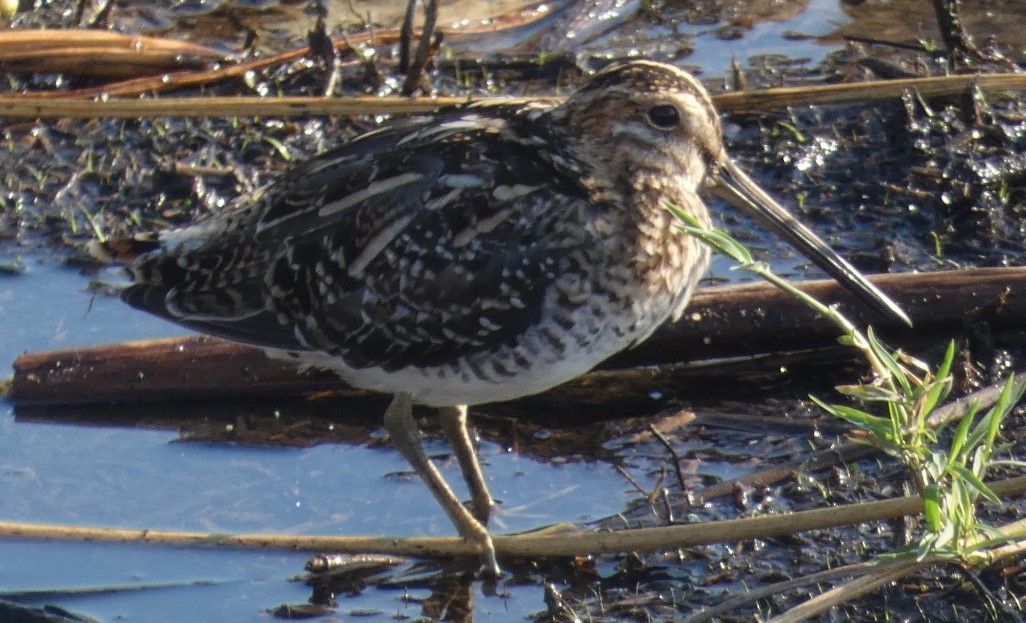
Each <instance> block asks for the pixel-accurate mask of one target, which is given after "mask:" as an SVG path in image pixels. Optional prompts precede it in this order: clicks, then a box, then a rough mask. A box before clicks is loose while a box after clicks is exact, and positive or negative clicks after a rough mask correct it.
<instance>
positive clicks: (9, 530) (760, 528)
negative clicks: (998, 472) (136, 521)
mask: <svg viewBox="0 0 1026 623" xmlns="http://www.w3.org/2000/svg"><path fill="white" fill-rule="evenodd" d="M989 486H990V488H991V490H992V491H994V493H995V494H997V495H999V496H1002V497H1011V496H1015V495H1020V494H1021V493H1023V492H1024V491H1026V476H1020V477H1016V478H1009V479H1006V480H1000V481H997V482H993V483H990V484H989ZM922 505H923V502H922V499H921V498H919V497H918V496H915V497H903V498H896V499H892V500H883V501H876V502H865V503H861V504H850V505H845V506H837V507H830V508H822V509H815V510H809V511H801V512H797V513H788V514H782V515H763V516H759V517H750V518H744V519H731V520H725V521H716V522H702V523H696V524H688V525H680V526H665V527H660V528H640V529H633V530H620V531H609V532H606V531H601V532H577V533H564V532H560V533H558V534H552V533H546V532H544V531H542V532H531V533H525V534H517V535H496V536H494V538H493V541H494V544H495V549H496V552H497V553H498V554H500V555H503V556H519V557H531V558H536V557H546V556H576V555H582V554H587V553H595V554H597V553H606V552H623V551H636V552H648V551H661V550H668V549H676V548H680V547H688V546H694V545H705V544H709V543H719V542H733V541H739V540H745V539H752V538H764V537H771V536H781V535H786V534H793V533H796V532H804V531H807V530H816V529H823V528H831V527H836V526H843V525H850V524H856V523H863V522H867V521H875V520H881V519H891V518H894V517H900V516H902V515H906V514H910V513H916V512H920V511H921V510H922ZM0 537H4V538H18V539H38V540H55V541H56V540H61V541H90V542H115V543H145V544H159V545H176V546H185V547H202V546H206V547H233V548H238V549H283V550H290V551H295V550H303V551H315V552H350V553H378V554H392V555H400V556H420V557H430V558H438V557H442V558H449V557H464V556H476V552H475V550H474V547H473V546H472V545H471V544H469V543H467V542H465V541H464V540H463V539H461V538H441V537H418V538H394V537H324V536H288V535H278V534H207V533H197V532H181V531H167V530H132V529H119V528H95V527H81V526H59V525H44V524H30V523H16V522H0Z"/></svg>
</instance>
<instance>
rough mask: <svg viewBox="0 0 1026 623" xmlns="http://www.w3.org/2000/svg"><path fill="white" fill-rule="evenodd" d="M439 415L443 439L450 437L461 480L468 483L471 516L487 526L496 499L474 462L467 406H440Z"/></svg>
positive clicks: (479, 467)
mask: <svg viewBox="0 0 1026 623" xmlns="http://www.w3.org/2000/svg"><path fill="white" fill-rule="evenodd" d="M438 416H439V421H440V422H441V424H442V430H443V431H445V436H446V437H448V438H449V443H450V444H451V445H452V449H453V452H455V453H456V460H457V461H459V463H460V469H461V470H462V471H463V479H464V480H466V481H467V487H468V488H469V489H470V498H471V500H473V513H474V517H476V518H477V520H478V521H480V522H481V524H482V525H485V526H487V525H488V518H489V517H490V516H491V514H492V506H494V505H495V500H493V499H492V494H491V493H489V492H488V485H487V484H486V483H485V478H484V473H482V472H481V463H480V462H478V460H477V452H475V451H474V444H473V442H472V441H471V439H470V433H469V432H468V431H467V406H466V405H458V406H455V407H439V409H438Z"/></svg>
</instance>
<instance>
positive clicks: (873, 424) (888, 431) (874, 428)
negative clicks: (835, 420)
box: [809, 396, 893, 441]
mask: <svg viewBox="0 0 1026 623" xmlns="http://www.w3.org/2000/svg"><path fill="white" fill-rule="evenodd" d="M809 398H811V399H812V401H813V402H815V403H816V404H817V405H819V406H820V407H821V408H822V409H823V410H825V411H826V412H827V413H830V414H831V415H834V416H837V417H839V418H841V419H842V420H845V421H847V422H851V423H852V424H854V425H855V426H858V427H859V428H861V429H863V430H866V431H869V432H870V433H872V434H873V435H874V436H875V437H878V438H879V439H880V440H881V441H890V440H891V438H892V435H893V428H892V426H891V421H890V420H888V419H887V418H882V417H879V416H876V415H872V414H870V413H866V412H865V411H860V410H859V409H855V408H854V407H847V406H845V405H828V404H826V403H825V402H823V401H822V400H820V399H819V398H816V397H815V396H809Z"/></svg>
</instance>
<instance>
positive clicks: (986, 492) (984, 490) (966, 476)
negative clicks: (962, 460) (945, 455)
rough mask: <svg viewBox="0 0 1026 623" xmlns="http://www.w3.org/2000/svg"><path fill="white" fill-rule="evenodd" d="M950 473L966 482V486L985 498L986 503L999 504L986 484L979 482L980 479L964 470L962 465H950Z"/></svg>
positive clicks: (998, 499)
mask: <svg viewBox="0 0 1026 623" xmlns="http://www.w3.org/2000/svg"><path fill="white" fill-rule="evenodd" d="M951 471H953V472H955V473H956V474H958V475H959V477H960V478H962V480H964V481H965V482H966V484H968V485H969V486H971V487H972V488H973V489H975V490H976V491H978V492H979V493H980V495H982V496H983V497H985V498H987V500H988V501H990V502H993V503H994V504H1000V503H1001V498H999V497H998V496H997V495H996V494H995V493H994V492H993V491H991V489H990V487H988V486H987V485H986V483H984V482H983V481H982V480H980V478H979V477H978V476H977V475H976V474H974V473H973V472H972V471H971V470H969V469H966V468H965V467H964V466H962V465H952V466H951Z"/></svg>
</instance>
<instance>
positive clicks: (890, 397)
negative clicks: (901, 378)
mask: <svg viewBox="0 0 1026 623" xmlns="http://www.w3.org/2000/svg"><path fill="white" fill-rule="evenodd" d="M836 389H837V391H838V392H839V393H841V394H844V395H845V396H851V397H852V398H857V399H859V400H863V401H866V402H873V401H876V402H895V401H898V400H901V396H899V395H898V394H897V393H895V392H894V391H893V390H890V389H887V388H886V387H880V386H879V385H839V386H837V387H836Z"/></svg>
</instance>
